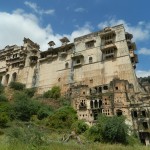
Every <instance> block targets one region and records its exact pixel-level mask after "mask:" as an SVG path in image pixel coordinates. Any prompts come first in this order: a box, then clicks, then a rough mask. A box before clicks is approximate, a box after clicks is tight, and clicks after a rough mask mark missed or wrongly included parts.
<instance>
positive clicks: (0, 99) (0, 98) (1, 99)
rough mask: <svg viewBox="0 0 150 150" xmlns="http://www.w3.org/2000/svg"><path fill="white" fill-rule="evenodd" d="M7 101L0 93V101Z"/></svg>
mask: <svg viewBox="0 0 150 150" xmlns="http://www.w3.org/2000/svg"><path fill="white" fill-rule="evenodd" d="M7 101H8V99H7V97H6V96H5V95H4V94H1V95H0V102H7Z"/></svg>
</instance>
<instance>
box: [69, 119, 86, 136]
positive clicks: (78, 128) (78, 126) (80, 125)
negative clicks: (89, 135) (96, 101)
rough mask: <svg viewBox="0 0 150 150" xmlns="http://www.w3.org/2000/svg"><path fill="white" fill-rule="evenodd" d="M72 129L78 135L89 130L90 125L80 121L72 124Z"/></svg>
mask: <svg viewBox="0 0 150 150" xmlns="http://www.w3.org/2000/svg"><path fill="white" fill-rule="evenodd" d="M71 129H72V130H74V131H75V132H76V133H77V134H81V133H84V132H85V131H86V130H87V129H88V125H87V124H86V123H85V122H84V121H83V120H78V121H76V122H74V123H73V124H72V126H71Z"/></svg>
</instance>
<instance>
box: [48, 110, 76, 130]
mask: <svg viewBox="0 0 150 150" xmlns="http://www.w3.org/2000/svg"><path fill="white" fill-rule="evenodd" d="M76 120H77V115H76V111H75V110H74V109H73V108H72V107H62V108H60V109H58V110H57V111H56V112H54V113H53V114H52V115H50V116H49V119H48V124H49V126H50V127H51V128H55V129H70V128H71V125H72V123H74V122H75V121H76Z"/></svg>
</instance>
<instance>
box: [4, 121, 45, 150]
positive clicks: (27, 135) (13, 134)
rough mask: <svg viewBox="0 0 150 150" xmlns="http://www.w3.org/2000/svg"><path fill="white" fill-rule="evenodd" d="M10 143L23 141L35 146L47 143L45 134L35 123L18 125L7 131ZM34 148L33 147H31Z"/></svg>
mask: <svg viewBox="0 0 150 150" xmlns="http://www.w3.org/2000/svg"><path fill="white" fill-rule="evenodd" d="M7 136H8V138H9V142H10V143H16V142H19V143H23V144H30V145H32V146H34V148H35V149H37V148H36V146H41V145H42V144H45V143H46V140H45V139H46V138H45V135H44V134H43V133H42V132H41V131H40V130H39V129H38V128H36V127H35V126H34V125H30V124H29V125H28V126H24V125H21V126H18V127H14V128H11V129H10V130H9V132H8V133H7ZM31 149H32V148H31Z"/></svg>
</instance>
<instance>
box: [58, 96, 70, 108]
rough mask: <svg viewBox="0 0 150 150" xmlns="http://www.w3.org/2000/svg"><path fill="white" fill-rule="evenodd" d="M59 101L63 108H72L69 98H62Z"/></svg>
mask: <svg viewBox="0 0 150 150" xmlns="http://www.w3.org/2000/svg"><path fill="white" fill-rule="evenodd" d="M58 101H59V102H60V104H61V105H62V106H70V105H71V100H70V99H69V98H65V97H60V98H59V99H58Z"/></svg>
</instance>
